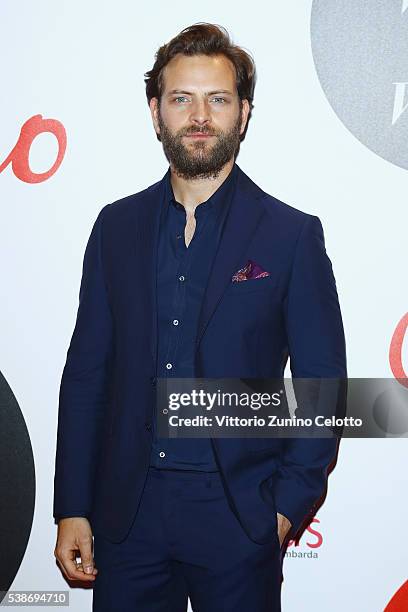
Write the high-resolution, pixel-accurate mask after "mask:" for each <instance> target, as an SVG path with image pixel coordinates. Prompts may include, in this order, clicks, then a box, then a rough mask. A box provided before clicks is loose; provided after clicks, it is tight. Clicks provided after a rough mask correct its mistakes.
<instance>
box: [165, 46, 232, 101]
mask: <svg viewBox="0 0 408 612" xmlns="http://www.w3.org/2000/svg"><path fill="white" fill-rule="evenodd" d="M204 88H205V89H207V88H209V90H211V91H215V90H217V89H228V90H230V91H235V89H236V72H235V67H234V64H233V63H232V62H231V61H230V60H229V59H228V58H227V57H226V56H225V55H193V56H188V55H182V54H178V55H176V56H175V57H173V58H172V59H171V60H170V62H169V63H168V64H167V65H166V66H165V68H164V70H163V93H165V92H166V91H169V90H173V89H177V90H185V91H190V90H192V89H204Z"/></svg>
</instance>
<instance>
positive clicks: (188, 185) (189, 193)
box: [170, 158, 234, 210]
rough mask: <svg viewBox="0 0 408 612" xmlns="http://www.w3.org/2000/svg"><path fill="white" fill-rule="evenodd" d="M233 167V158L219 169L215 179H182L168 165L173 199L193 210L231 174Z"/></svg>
mask: <svg viewBox="0 0 408 612" xmlns="http://www.w3.org/2000/svg"><path fill="white" fill-rule="evenodd" d="M233 165H234V158H232V159H230V161H229V162H227V163H226V164H225V166H223V167H222V168H221V170H220V172H219V174H218V175H217V177H216V178H212V177H211V178H197V179H184V178H182V177H180V176H178V175H177V174H176V171H175V170H174V168H173V166H172V165H171V164H170V171H171V186H172V187H173V193H174V197H175V198H176V200H177V202H180V204H182V205H183V206H184V207H185V208H186V209H188V210H194V208H195V207H196V206H197V205H198V204H201V203H202V202H205V201H206V200H208V198H210V197H211V196H212V194H213V193H215V192H216V191H217V189H218V187H219V186H220V185H221V184H222V183H223V182H224V181H225V179H226V178H227V176H228V175H229V173H230V172H231V170H232V167H233Z"/></svg>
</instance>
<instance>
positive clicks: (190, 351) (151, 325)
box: [54, 24, 346, 612]
mask: <svg viewBox="0 0 408 612" xmlns="http://www.w3.org/2000/svg"><path fill="white" fill-rule="evenodd" d="M254 86H255V67H254V64H253V60H252V58H251V57H250V56H249V55H248V54H247V53H246V52H245V51H243V50H242V49H240V48H239V47H237V46H235V45H233V44H232V43H231V41H230V39H229V37H228V34H227V33H226V31H225V30H223V29H222V28H220V27H218V26H215V25H211V24H196V25H193V26H191V27H189V28H186V29H185V30H183V31H182V32H181V33H180V34H179V35H178V36H176V37H175V38H174V39H173V40H171V41H170V42H169V43H168V44H167V45H163V46H162V47H161V48H160V49H159V51H158V53H157V55H156V62H155V64H154V67H153V69H152V70H151V71H150V72H148V73H146V93H147V99H148V102H149V105H150V110H151V115H152V119H153V125H154V129H155V131H156V134H157V137H158V138H159V140H161V142H162V145H163V149H164V152H165V154H166V156H167V159H168V161H169V164H170V167H169V170H168V172H167V173H166V175H165V176H164V178H163V179H162V180H161V181H159V182H158V183H156V184H154V185H152V186H151V187H149V188H147V189H146V190H144V191H142V192H140V193H138V194H136V195H132V196H129V197H127V198H124V199H122V200H119V201H117V202H114V203H112V204H108V205H107V206H105V207H104V208H103V209H102V210H101V212H100V213H99V215H98V217H97V220H96V222H95V224H94V226H93V229H92V233H91V236H90V239H89V242H88V245H87V248H86V252H85V257H84V267H83V276H82V282H81V289H80V303H79V309H78V316H77V321H76V325H75V329H74V333H73V336H72V339H71V343H70V347H69V350H68V354H67V361H66V365H65V368H64V372H63V376H62V381H61V389H60V405H59V422H58V440H57V455H56V471H55V491H54V516H55V518H56V519H57V520H58V539H57V545H56V549H55V555H56V557H57V559H58V561H59V563H60V565H61V567H62V569H63V571H64V573H65V574H66V576H67V577H68V578H71V579H78V580H82V581H89V582H92V581H94V600H93V608H94V610H97V611H98V612H102V611H103V612H108V611H109V612H111V611H114V610H117V611H120V612H127V611H129V612H130V611H131V610H132V611H135V612H144V611H146V612H147V611H148V612H156V611H157V612H161V611H163V612H164V611H171V612H182V611H183V610H186V609H187V598H188V597H189V598H190V600H191V603H192V607H193V610H194V611H195V612H216V611H217V610H220V611H221V610H222V611H223V612H229V611H234V612H240V611H242V612H244V611H245V612H247V611H249V610H251V611H252V612H271V611H277V610H280V584H281V580H282V574H281V564H282V556H283V549H284V544H285V542H287V540H288V538H289V537H291V536H292V537H293V536H294V535H295V534H296V533H297V532H298V531H299V528H300V527H301V525H302V523H303V522H304V521H305V520H307V518H308V517H309V518H310V515H311V514H313V512H314V510H315V507H316V504H317V502H318V501H319V499H320V498H321V497H322V495H323V494H324V492H325V487H326V481H327V471H328V468H329V467H330V465H331V464H332V463H333V461H334V459H335V457H336V451H337V444H336V441H335V439H314V440H311V439H278V438H269V439H265V438H263V439H256V438H247V439H243V438H240V439H231V438H230V439H227V438H218V439H208V438H207V439H204V438H203V439H195V440H191V439H187V438H185V439H183V438H178V439H177V438H171V439H163V438H160V437H159V436H158V432H157V423H156V419H155V414H154V410H155V397H156V395H155V394H156V390H157V387H156V383H157V378H165V377H176V378H192V377H195V376H197V377H199V378H200V377H203V378H240V377H246V378H256V379H266V378H274V377H282V376H283V373H284V369H285V365H286V362H287V359H288V356H290V365H291V372H292V375H293V377H294V378H295V377H311V378H320V377H328V378H344V377H345V376H346V358H345V343H344V334H343V326H342V320H341V314H340V308H339V304H338V298H337V292H336V286H335V280H334V277H333V272H332V267H331V263H330V260H329V258H328V256H327V254H326V251H325V246H324V238H323V231H322V226H321V223H320V221H319V219H318V218H317V217H315V216H312V215H308V214H306V213H303V212H301V211H299V210H296V209H295V208H292V207H290V206H288V205H286V204H284V203H282V202H280V201H278V200H276V199H275V198H273V197H272V196H269V195H267V194H266V193H265V192H263V191H262V190H261V189H260V188H259V187H257V186H256V185H255V184H254V183H253V182H252V181H251V180H250V179H249V178H248V177H247V176H246V175H245V174H244V173H243V172H242V170H241V169H240V168H239V167H238V166H237V165H236V163H235V159H236V156H237V154H238V150H239V146H240V142H241V140H242V139H243V138H244V136H245V133H246V129H247V127H248V121H249V119H250V116H251V110H252V107H253V93H254ZM92 536H94V549H93V552H92ZM78 552H79V553H80V557H81V563H79V564H78V565H76V563H75V557H76V555H77V553H78Z"/></svg>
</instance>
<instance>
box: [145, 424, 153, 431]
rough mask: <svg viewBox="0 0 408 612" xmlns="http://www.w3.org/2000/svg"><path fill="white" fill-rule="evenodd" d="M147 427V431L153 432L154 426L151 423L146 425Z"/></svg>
mask: <svg viewBox="0 0 408 612" xmlns="http://www.w3.org/2000/svg"><path fill="white" fill-rule="evenodd" d="M145 427H146V429H147V431H151V430H152V424H151V423H145Z"/></svg>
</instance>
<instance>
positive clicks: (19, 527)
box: [0, 372, 35, 602]
mask: <svg viewBox="0 0 408 612" xmlns="http://www.w3.org/2000/svg"><path fill="white" fill-rule="evenodd" d="M0 496H1V503H0V551H1V554H0V602H1V601H2V599H3V598H4V596H5V594H6V592H7V591H8V590H9V588H10V586H11V584H12V583H13V581H14V578H15V577H16V574H17V572H18V569H19V567H20V565H21V562H22V560H23V557H24V554H25V551H26V548H27V544H28V539H29V537H30V532H31V526H32V522H33V515H34V503H35V468H34V457H33V451H32V447H31V442H30V436H29V434H28V430H27V427H26V424H25V421H24V417H23V415H22V413H21V410H20V407H19V405H18V402H17V400H16V398H15V397H14V394H13V392H12V390H11V389H10V387H9V385H8V383H7V381H6V379H5V378H4V376H3V375H2V373H1V372H0Z"/></svg>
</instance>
